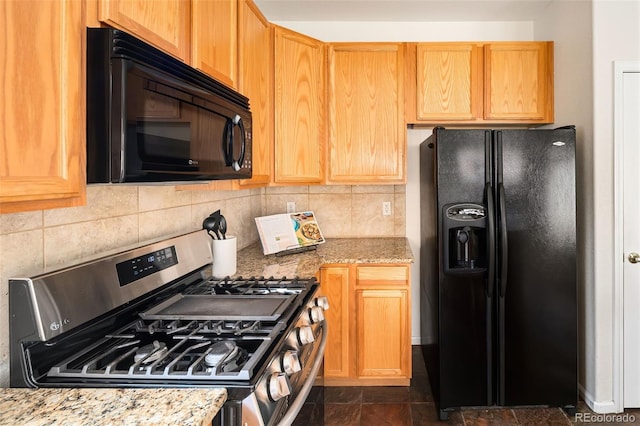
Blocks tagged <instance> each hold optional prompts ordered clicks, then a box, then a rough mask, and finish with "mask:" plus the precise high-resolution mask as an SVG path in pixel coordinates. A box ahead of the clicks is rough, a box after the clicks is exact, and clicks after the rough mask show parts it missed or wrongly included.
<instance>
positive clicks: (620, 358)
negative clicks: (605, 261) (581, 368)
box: [612, 61, 640, 413]
mask: <svg viewBox="0 0 640 426" xmlns="http://www.w3.org/2000/svg"><path fill="white" fill-rule="evenodd" d="M626 72H640V61H614V73H613V76H614V77H613V80H614V97H613V120H614V124H613V149H614V160H613V175H614V176H613V179H614V189H613V200H614V206H613V209H614V216H613V227H614V228H613V229H614V237H613V244H614V249H613V375H612V378H613V404H614V406H615V410H616V412H618V413H619V412H622V411H623V410H624V368H623V367H624V280H623V277H624V275H623V268H624V249H623V238H622V236H623V231H624V230H623V226H622V223H623V222H622V221H623V207H624V206H623V197H622V191H623V185H622V184H623V180H624V179H623V177H624V170H623V157H622V156H623V144H624V140H623V137H622V135H623V122H622V109H623V99H622V95H623V75H624V73H626Z"/></svg>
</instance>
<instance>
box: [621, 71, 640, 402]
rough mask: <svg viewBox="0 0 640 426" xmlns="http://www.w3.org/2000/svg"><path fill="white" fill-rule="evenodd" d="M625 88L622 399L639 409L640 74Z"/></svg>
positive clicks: (626, 80) (628, 77)
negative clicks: (635, 257) (634, 258)
mask: <svg viewBox="0 0 640 426" xmlns="http://www.w3.org/2000/svg"><path fill="white" fill-rule="evenodd" d="M622 85H623V90H622V98H623V101H622V111H621V113H622V125H621V127H622V151H623V152H622V167H623V175H622V176H623V178H622V179H623V182H622V196H623V200H622V204H623V210H622V214H623V218H622V229H623V233H622V245H623V250H624V266H623V275H622V276H623V282H624V285H623V286H624V326H623V333H624V336H623V342H624V343H623V344H624V363H623V364H624V365H623V369H624V370H623V371H624V373H623V374H624V398H623V399H624V407H625V408H636V407H640V362H639V360H640V124H639V123H640V72H624V73H623V77H622ZM634 254H636V255H637V256H638V259H637V261H636V262H637V263H633V262H634V260H633V257H634Z"/></svg>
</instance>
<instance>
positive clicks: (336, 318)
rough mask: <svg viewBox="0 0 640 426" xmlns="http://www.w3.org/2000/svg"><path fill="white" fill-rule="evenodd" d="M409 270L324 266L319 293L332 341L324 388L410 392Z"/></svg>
mask: <svg viewBox="0 0 640 426" xmlns="http://www.w3.org/2000/svg"><path fill="white" fill-rule="evenodd" d="M409 282H410V280H409V265H404V264H403V265H397V264H394V265H388V264H382V265H377V264H376V265H370V264H357V265H325V266H323V267H322V269H321V271H320V292H321V294H322V295H324V296H326V297H327V298H328V300H329V310H328V311H326V312H325V317H326V319H327V326H328V341H327V345H326V348H325V355H324V372H323V377H322V379H323V380H322V381H323V384H324V385H325V386H350V385H352V386H378V385H379V386H390V385H401V386H408V385H409V380H410V379H411V300H410V298H411V296H410V295H411V293H410V286H409Z"/></svg>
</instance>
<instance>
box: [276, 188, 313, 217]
mask: <svg viewBox="0 0 640 426" xmlns="http://www.w3.org/2000/svg"><path fill="white" fill-rule="evenodd" d="M289 201H293V202H294V203H296V211H298V212H301V211H304V210H309V194H308V193H307V192H304V193H295V192H292V193H290V194H267V196H266V207H267V209H266V210H267V211H266V214H267V215H272V214H278V213H286V212H287V202H289Z"/></svg>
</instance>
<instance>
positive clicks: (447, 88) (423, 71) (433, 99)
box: [416, 43, 483, 120]
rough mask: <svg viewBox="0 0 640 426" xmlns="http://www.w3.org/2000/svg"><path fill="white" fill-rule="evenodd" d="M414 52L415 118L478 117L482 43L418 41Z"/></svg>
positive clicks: (480, 106) (480, 92) (467, 118)
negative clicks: (415, 56) (423, 42)
mask: <svg viewBox="0 0 640 426" xmlns="http://www.w3.org/2000/svg"><path fill="white" fill-rule="evenodd" d="M416 55H417V58H418V60H417V64H416V66H417V70H416V73H417V81H416V84H417V93H418V94H419V95H418V96H417V99H416V109H417V118H418V120H441V119H442V118H445V117H446V118H447V119H449V120H476V119H479V118H482V84H483V81H482V72H483V70H482V64H483V62H482V46H480V45H477V44H466V43H429V44H420V45H418V46H417V52H416Z"/></svg>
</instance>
